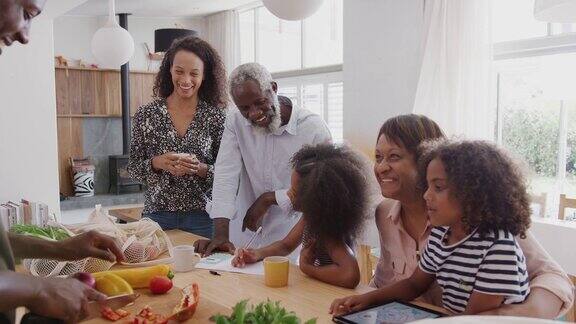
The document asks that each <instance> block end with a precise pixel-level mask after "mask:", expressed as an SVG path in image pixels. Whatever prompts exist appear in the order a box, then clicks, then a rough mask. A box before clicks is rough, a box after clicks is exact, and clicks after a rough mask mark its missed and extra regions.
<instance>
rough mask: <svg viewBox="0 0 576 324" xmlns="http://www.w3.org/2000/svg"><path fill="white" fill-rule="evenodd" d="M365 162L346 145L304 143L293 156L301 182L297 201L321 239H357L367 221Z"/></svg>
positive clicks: (295, 169)
mask: <svg viewBox="0 0 576 324" xmlns="http://www.w3.org/2000/svg"><path fill="white" fill-rule="evenodd" d="M363 165H364V164H363V162H362V160H361V158H360V156H359V155H357V154H356V153H355V152H353V151H352V150H351V149H349V148H347V147H345V146H337V145H333V144H318V145H314V146H304V147H303V148H302V149H301V150H300V151H298V152H297V153H296V154H295V155H294V156H293V157H292V167H293V170H294V171H295V172H296V173H297V174H298V175H299V177H300V179H299V180H300V181H299V183H298V188H296V199H295V200H296V204H297V207H298V208H299V209H300V210H301V211H302V213H303V217H304V219H305V220H306V223H307V225H308V228H309V230H310V232H311V234H312V235H314V237H317V238H318V239H319V240H325V239H336V240H339V239H342V240H344V241H347V242H349V241H350V240H352V239H354V238H355V237H356V236H357V235H358V233H359V231H360V229H361V227H362V223H363V221H364V218H365V215H366V208H367V205H368V191H367V187H366V177H365V173H364V172H362V170H363Z"/></svg>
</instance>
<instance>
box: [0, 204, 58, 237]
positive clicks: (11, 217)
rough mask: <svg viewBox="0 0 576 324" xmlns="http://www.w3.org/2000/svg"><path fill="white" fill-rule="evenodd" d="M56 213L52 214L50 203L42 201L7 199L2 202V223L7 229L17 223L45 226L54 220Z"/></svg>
mask: <svg viewBox="0 0 576 324" xmlns="http://www.w3.org/2000/svg"><path fill="white" fill-rule="evenodd" d="M54 220H55V218H54V215H52V214H50V209H49V208H48V205H47V204H45V203H42V202H36V201H29V200H26V199H22V200H20V202H14V201H7V202H5V203H0V223H1V224H2V227H4V229H6V230H10V228H12V226H14V225H16V224H30V225H37V226H41V227H44V226H46V225H47V224H48V222H49V221H54Z"/></svg>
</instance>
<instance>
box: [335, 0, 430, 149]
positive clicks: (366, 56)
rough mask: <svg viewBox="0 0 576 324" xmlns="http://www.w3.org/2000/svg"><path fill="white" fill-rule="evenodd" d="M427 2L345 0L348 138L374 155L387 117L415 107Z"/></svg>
mask: <svg viewBox="0 0 576 324" xmlns="http://www.w3.org/2000/svg"><path fill="white" fill-rule="evenodd" d="M422 27H423V0H401V1H400V0H354V1H344V68H343V69H344V139H345V141H346V142H348V143H350V144H352V145H353V146H354V147H356V148H357V149H359V150H361V151H363V152H365V153H366V154H368V155H369V156H371V155H372V151H373V149H374V144H375V142H376V135H377V134H378V129H379V128H380V126H381V125H382V123H383V122H384V121H385V120H386V119H387V118H389V117H392V116H395V115H398V114H406V113H410V112H411V111H412V105H413V103H414V97H415V94H416V86H417V83H418V74H419V70H420V62H421V59H422V58H421V56H422V54H421V39H422Z"/></svg>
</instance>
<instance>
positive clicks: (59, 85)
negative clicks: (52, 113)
mask: <svg viewBox="0 0 576 324" xmlns="http://www.w3.org/2000/svg"><path fill="white" fill-rule="evenodd" d="M155 77H156V74H155V73H151V72H131V73H130V114H131V115H134V113H135V112H136V110H137V109H138V107H140V106H141V105H143V104H146V103H148V102H150V101H151V100H152V87H153V85H154V78H155ZM56 108H57V113H58V117H80V116H86V117H119V116H121V115H122V95H121V87H120V72H119V71H116V70H96V69H80V68H56Z"/></svg>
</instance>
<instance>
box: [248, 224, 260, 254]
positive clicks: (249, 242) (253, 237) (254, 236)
mask: <svg viewBox="0 0 576 324" xmlns="http://www.w3.org/2000/svg"><path fill="white" fill-rule="evenodd" d="M260 232H262V226H260V227H258V229H257V230H256V232H254V234H253V235H252V238H251V239H250V241H248V243H246V245H244V250H246V249H248V248H249V247H250V245H251V244H252V242H254V239H255V238H256V236H257V235H258V234H260Z"/></svg>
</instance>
